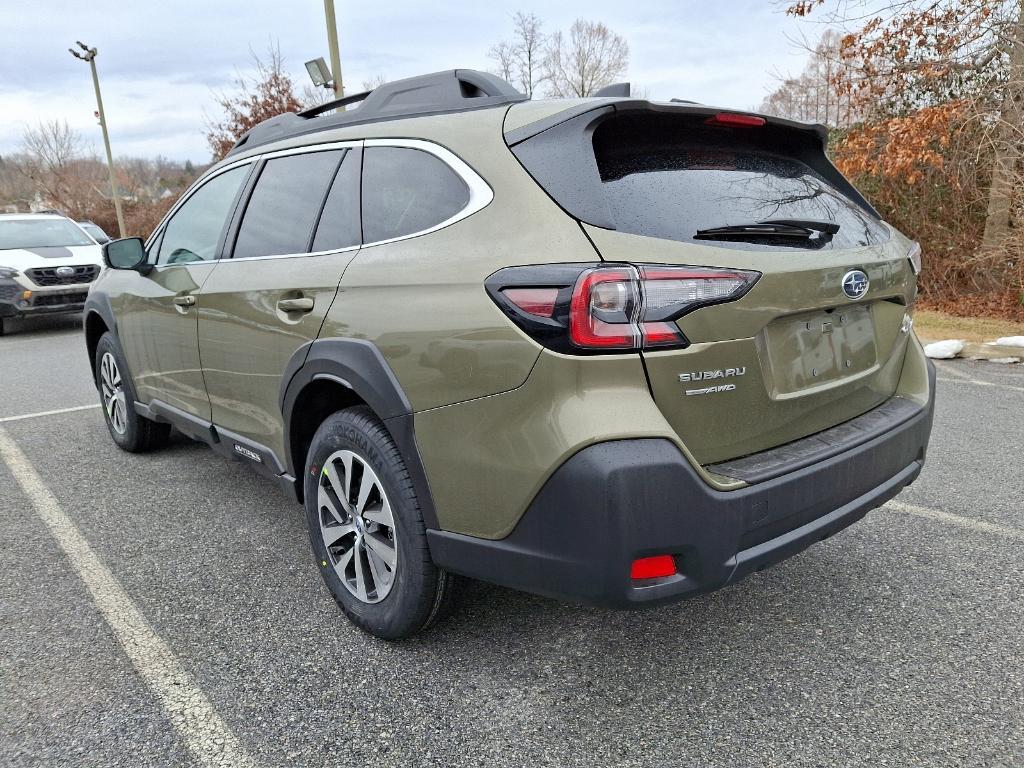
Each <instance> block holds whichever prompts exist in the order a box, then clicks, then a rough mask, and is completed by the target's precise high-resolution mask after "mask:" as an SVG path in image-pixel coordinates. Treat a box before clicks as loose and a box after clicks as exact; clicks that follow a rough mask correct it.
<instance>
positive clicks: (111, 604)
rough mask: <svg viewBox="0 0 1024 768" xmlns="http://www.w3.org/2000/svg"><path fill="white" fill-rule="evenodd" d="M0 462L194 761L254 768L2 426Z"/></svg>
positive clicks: (211, 706) (217, 715)
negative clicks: (80, 581) (80, 582)
mask: <svg viewBox="0 0 1024 768" xmlns="http://www.w3.org/2000/svg"><path fill="white" fill-rule="evenodd" d="M0 458H2V459H3V460H4V462H5V463H6V464H7V466H8V468H9V469H10V471H11V474H13V475H14V479H15V480H16V481H17V483H18V485H19V486H21V490H22V491H23V492H24V493H25V495H26V496H27V497H28V499H29V501H30V502H31V503H32V506H33V508H34V509H35V511H36V514H37V515H38V516H39V518H40V519H41V520H42V521H43V522H44V523H45V524H46V526H47V527H48V528H49V529H50V533H51V534H52V535H53V537H54V539H56V540H57V543H58V544H59V545H60V548H61V549H62V550H64V554H65V555H67V557H68V560H69V561H70V562H71V566H72V568H74V570H75V572H76V573H77V574H78V576H79V577H80V578H81V579H82V581H84V582H85V585H86V587H88V589H89V592H91V593H92V598H93V600H94V601H95V602H96V605H97V607H98V608H99V609H100V612H101V613H102V614H103V618H104V619H105V620H106V622H107V624H109V625H110V628H111V629H112V630H113V632H114V635H115V636H116V637H117V639H118V641H119V642H120V643H121V645H122V647H123V648H124V651H125V653H126V654H127V656H128V658H129V659H130V660H131V662H132V664H133V665H134V666H135V669H136V670H138V672H139V674H140V675H141V676H142V678H143V679H144V680H145V681H146V684H147V685H148V686H149V688H150V690H151V691H152V692H153V694H154V695H155V696H156V698H157V699H158V700H159V702H160V704H161V705H162V706H163V708H164V710H165V711H166V712H167V714H168V717H169V719H170V721H171V724H172V725H173V726H174V728H175V730H177V732H178V733H179V734H180V735H181V737H182V738H183V739H184V741H185V743H186V744H187V745H188V747H189V749H190V750H191V751H192V753H193V754H194V755H195V757H196V758H197V760H198V761H199V763H200V764H201V765H204V766H241V767H242V768H248V767H250V766H254V765H255V764H254V762H253V760H252V758H251V757H250V756H249V755H248V754H247V753H246V752H245V750H244V749H243V748H242V746H241V744H240V743H239V741H238V739H237V737H236V736H235V735H234V734H233V733H232V732H231V730H230V729H229V728H228V726H227V724H226V723H225V722H224V721H223V720H222V719H221V717H220V715H219V714H217V711H216V710H215V709H214V708H213V705H212V704H211V703H210V701H209V699H207V698H206V695H205V694H204V693H203V692H202V691H201V690H200V689H199V687H198V686H197V685H196V682H195V681H194V680H193V679H192V677H191V676H190V675H189V674H188V672H186V671H185V669H184V667H182V665H181V662H179V661H178V659H177V657H176V656H175V655H174V653H173V652H172V651H171V649H170V648H169V647H168V646H167V644H166V643H165V642H164V641H163V640H161V639H160V637H159V636H158V635H157V634H156V632H155V631H153V628H152V627H151V626H150V625H149V622H148V621H147V620H146V618H145V616H143V615H142V612H141V611H140V610H139V609H138V607H136V605H135V604H134V603H133V602H132V600H131V598H130V597H129V596H128V593H127V592H125V590H124V587H122V586H121V584H120V583H119V582H118V580H117V579H116V578H115V577H114V574H112V573H111V572H110V570H109V569H108V568H107V566H105V565H104V564H103V562H102V561H101V560H100V558H99V557H98V556H97V555H96V553H95V552H94V551H93V549H92V547H90V546H89V542H88V541H86V539H85V537H84V536H83V535H82V533H81V531H79V529H78V526H76V525H75V523H74V521H73V520H72V519H71V518H70V517H68V515H67V514H66V513H65V512H64V510H63V509H61V506H60V503H59V502H58V501H57V499H56V497H54V495H53V494H52V493H50V491H49V489H48V488H47V487H46V485H45V484H44V483H43V480H42V478H41V477H40V476H39V474H38V473H37V472H36V471H35V469H34V468H33V467H32V464H31V463H30V462H29V460H28V459H27V458H26V457H25V454H24V453H22V451H21V449H20V448H19V447H18V446H17V445H16V444H15V442H14V440H13V439H12V438H11V437H10V435H8V433H7V431H6V430H5V429H4V428H3V427H0Z"/></svg>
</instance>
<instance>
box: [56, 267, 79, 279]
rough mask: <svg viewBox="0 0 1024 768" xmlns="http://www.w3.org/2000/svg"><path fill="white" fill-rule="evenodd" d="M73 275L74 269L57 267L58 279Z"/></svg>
mask: <svg viewBox="0 0 1024 768" xmlns="http://www.w3.org/2000/svg"><path fill="white" fill-rule="evenodd" d="M73 274H75V268H74V267H57V276H58V277H71V276H72V275H73Z"/></svg>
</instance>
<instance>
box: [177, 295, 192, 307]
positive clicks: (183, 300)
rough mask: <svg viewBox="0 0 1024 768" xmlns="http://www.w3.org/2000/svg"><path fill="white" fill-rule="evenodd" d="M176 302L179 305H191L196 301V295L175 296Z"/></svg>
mask: <svg viewBox="0 0 1024 768" xmlns="http://www.w3.org/2000/svg"><path fill="white" fill-rule="evenodd" d="M174 303H175V304H177V305H178V306H179V307H191V306H192V305H193V304H195V303H196V297H195V296H175V297H174Z"/></svg>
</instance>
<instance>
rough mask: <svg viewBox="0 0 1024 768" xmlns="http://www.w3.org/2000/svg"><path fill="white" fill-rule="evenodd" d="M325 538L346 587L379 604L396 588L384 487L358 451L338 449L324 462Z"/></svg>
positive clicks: (321, 504)
mask: <svg viewBox="0 0 1024 768" xmlns="http://www.w3.org/2000/svg"><path fill="white" fill-rule="evenodd" d="M317 508H318V510H319V519H320V534H321V536H322V537H323V541H324V546H325V547H326V548H327V554H328V557H330V561H331V565H332V566H333V567H334V570H335V572H336V573H337V575H338V578H339V579H340V580H341V583H342V584H344V585H345V588H346V589H347V590H348V591H349V592H350V593H352V595H354V596H355V597H356V599H358V600H360V601H362V602H364V603H379V602H380V601H381V600H383V599H384V598H385V597H387V596H388V593H389V592H390V591H391V588H392V587H393V586H394V584H395V577H396V575H397V573H398V571H397V568H398V546H397V537H396V534H397V531H396V530H395V520H394V516H393V515H392V512H391V504H390V503H389V502H388V497H387V494H386V493H385V492H384V486H383V484H382V483H381V481H380V479H379V478H378V477H377V474H376V473H375V472H374V471H373V468H372V467H371V466H370V465H369V463H367V461H366V460H365V459H363V458H362V457H361V456H359V455H358V454H357V453H353V452H352V451H349V450H341V451H335V452H334V453H332V454H331V455H330V457H328V459H327V461H325V462H324V466H323V469H322V470H321V471H320V480H319V487H318V490H317Z"/></svg>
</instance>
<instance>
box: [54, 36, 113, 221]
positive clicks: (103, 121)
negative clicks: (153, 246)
mask: <svg viewBox="0 0 1024 768" xmlns="http://www.w3.org/2000/svg"><path fill="white" fill-rule="evenodd" d="M75 42H76V43H77V44H78V47H79V48H81V49H82V50H83V51H85V53H84V54H82V53H79V52H78V51H76V50H75V49H74V48H68V52H69V53H70V54H71V55H72V56H74V57H75V58H76V59H81V60H82V61H87V62H89V68H90V69H91V70H92V85H93V88H95V89H96V110H97V112H98V113H99V116H100V128H101V129H102V131H103V147H104V149H106V150H107V170H108V171H109V172H110V194H111V195H112V196H113V198H114V210H115V211H116V212H117V229H118V232H120V236H121V237H124V236H125V231H124V215H123V214H122V213H121V197H120V196H119V195H118V194H117V181H116V180H115V178H114V156H113V154H112V153H111V152H110V136H109V134H107V118H106V116H105V115H104V114H103V97H102V96H100V79H99V77H98V76H97V75H96V49H95V48H90V47H89V46H87V45H86V44H85V43H83V42H82V41H81V40H76V41H75Z"/></svg>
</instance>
